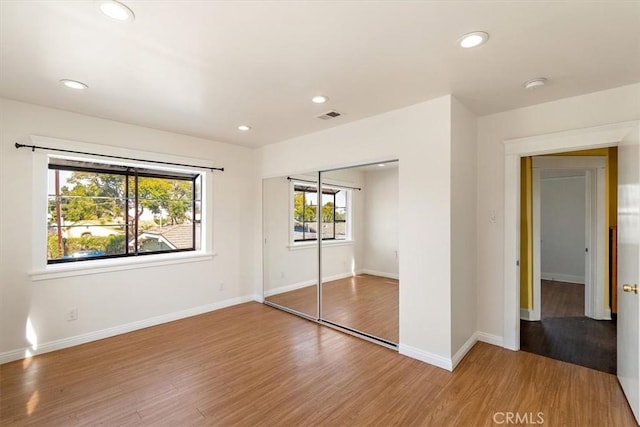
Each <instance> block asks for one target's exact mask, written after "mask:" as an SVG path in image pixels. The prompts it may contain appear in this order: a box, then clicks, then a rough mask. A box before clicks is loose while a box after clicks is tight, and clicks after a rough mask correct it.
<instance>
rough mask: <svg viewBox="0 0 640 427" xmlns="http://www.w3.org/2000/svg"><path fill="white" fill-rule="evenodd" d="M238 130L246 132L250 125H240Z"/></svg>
mask: <svg viewBox="0 0 640 427" xmlns="http://www.w3.org/2000/svg"><path fill="white" fill-rule="evenodd" d="M238 130H241V131H243V132H246V131H248V130H251V126H249V125H240V126H238Z"/></svg>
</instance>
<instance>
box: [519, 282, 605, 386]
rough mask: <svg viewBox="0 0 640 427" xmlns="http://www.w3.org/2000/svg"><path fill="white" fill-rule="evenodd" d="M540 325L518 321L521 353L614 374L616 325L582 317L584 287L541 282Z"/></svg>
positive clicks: (573, 284)
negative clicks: (525, 352) (524, 352)
mask: <svg viewBox="0 0 640 427" xmlns="http://www.w3.org/2000/svg"><path fill="white" fill-rule="evenodd" d="M541 293H542V304H541V314H542V316H541V317H542V320H541V321H540V322H528V321H524V320H521V321H520V348H521V349H522V350H524V351H528V352H531V353H535V354H539V355H541V356H546V357H551V358H553V359H556V360H563V361H565V362H569V363H574V364H577V365H580V366H585V367H588V368H592V369H597V370H599V371H603V372H608V373H610V374H615V373H616V358H617V354H616V352H617V342H616V323H615V321H613V320H594V319H590V318H588V317H585V315H584V285H581V284H575V283H564V282H556V281H550V280H543V281H542V287H541Z"/></svg>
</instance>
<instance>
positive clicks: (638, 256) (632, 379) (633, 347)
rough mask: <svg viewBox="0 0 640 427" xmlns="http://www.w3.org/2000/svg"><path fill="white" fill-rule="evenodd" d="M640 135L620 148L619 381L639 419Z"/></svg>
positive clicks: (634, 134)
mask: <svg viewBox="0 0 640 427" xmlns="http://www.w3.org/2000/svg"><path fill="white" fill-rule="evenodd" d="M639 139H640V135H639V130H638V127H636V128H635V130H634V131H633V132H631V133H629V134H628V135H627V136H626V137H625V138H624V140H623V141H621V142H620V145H619V147H618V150H619V151H618V284H617V286H618V380H619V381H620V385H621V386H622V389H623V390H624V393H625V395H626V396H627V400H628V401H629V405H630V406H631V409H632V410H633V414H634V415H635V417H636V421H638V422H640V340H639V334H640V332H639V331H640V316H639V314H638V313H639V306H640V295H638V287H637V286H638V284H639V283H640V250H639V248H640V166H639V165H640V141H639Z"/></svg>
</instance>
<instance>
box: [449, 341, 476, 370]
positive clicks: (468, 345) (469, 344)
mask: <svg viewBox="0 0 640 427" xmlns="http://www.w3.org/2000/svg"><path fill="white" fill-rule="evenodd" d="M477 342H478V333H477V332H474V333H473V334H472V335H471V336H470V337H469V339H468V340H467V341H466V342H465V343H464V344H462V347H460V348H459V349H458V351H456V354H454V355H453V358H452V360H451V361H452V365H453V366H452V368H453V369H456V366H458V363H460V361H461V360H462V359H464V356H466V355H467V353H468V352H469V350H471V349H472V348H473V346H474V345H476V343H477Z"/></svg>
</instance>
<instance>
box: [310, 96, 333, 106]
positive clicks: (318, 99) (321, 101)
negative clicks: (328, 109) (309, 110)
mask: <svg viewBox="0 0 640 427" xmlns="http://www.w3.org/2000/svg"><path fill="white" fill-rule="evenodd" d="M328 100H329V98H328V97H326V96H324V95H316V96H314V97H313V98H311V102H313V103H314V104H324V103H325V102H327V101H328Z"/></svg>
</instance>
